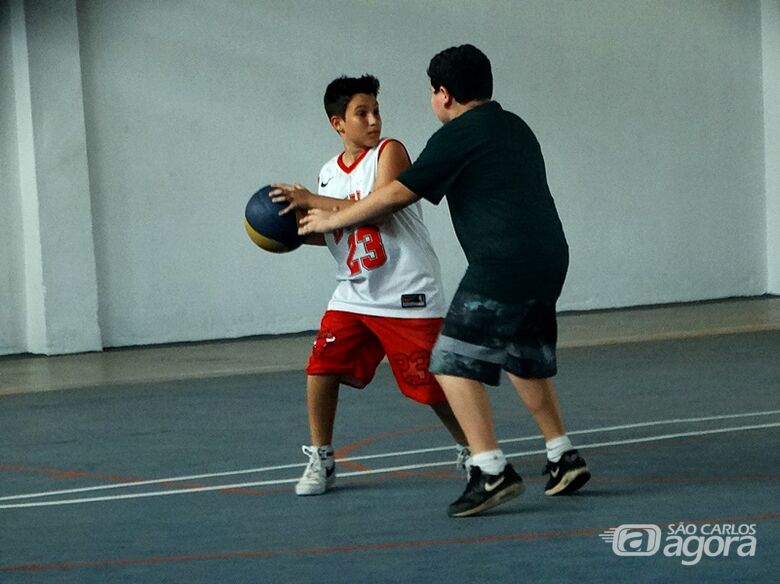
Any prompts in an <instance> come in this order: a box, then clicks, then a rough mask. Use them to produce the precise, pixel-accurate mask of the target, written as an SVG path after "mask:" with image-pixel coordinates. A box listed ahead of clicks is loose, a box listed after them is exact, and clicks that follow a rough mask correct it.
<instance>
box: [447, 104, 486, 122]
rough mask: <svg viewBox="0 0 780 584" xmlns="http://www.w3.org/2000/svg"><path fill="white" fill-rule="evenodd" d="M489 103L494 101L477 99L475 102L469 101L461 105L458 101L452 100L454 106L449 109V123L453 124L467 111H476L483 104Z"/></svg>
mask: <svg viewBox="0 0 780 584" xmlns="http://www.w3.org/2000/svg"><path fill="white" fill-rule="evenodd" d="M489 101H492V100H490V99H475V100H473V101H468V102H466V103H460V102H458V101H455V100H452V106H450V109H449V119H448V120H447V121H448V122H451V121H452V120H454V119H455V118H457V117H458V116H462V115H463V114H465V113H466V112H467V111H469V110H472V109H474V108H475V107H478V106H480V105H482V104H485V103H487V102H489Z"/></svg>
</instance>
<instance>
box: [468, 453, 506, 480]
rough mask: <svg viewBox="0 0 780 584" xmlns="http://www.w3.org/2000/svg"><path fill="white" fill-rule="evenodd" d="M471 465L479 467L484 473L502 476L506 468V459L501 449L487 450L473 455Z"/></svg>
mask: <svg viewBox="0 0 780 584" xmlns="http://www.w3.org/2000/svg"><path fill="white" fill-rule="evenodd" d="M471 464H473V465H474V466H478V467H479V468H480V470H481V471H482V472H483V473H486V474H489V475H497V474H501V471H502V470H504V467H505V466H506V458H505V457H504V453H503V452H502V451H501V449H500V448H499V449H497V450H487V451H486V452H480V453H479V454H472V455H471Z"/></svg>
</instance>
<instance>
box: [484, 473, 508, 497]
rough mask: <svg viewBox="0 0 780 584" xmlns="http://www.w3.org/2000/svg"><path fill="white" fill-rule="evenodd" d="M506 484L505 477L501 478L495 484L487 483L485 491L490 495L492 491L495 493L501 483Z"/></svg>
mask: <svg viewBox="0 0 780 584" xmlns="http://www.w3.org/2000/svg"><path fill="white" fill-rule="evenodd" d="M503 482H504V477H503V476H501V477H499V479H498V480H497V481H496V482H495V483H488V482H485V490H486V491H487V492H488V493H490V492H491V491H495V490H496V489H497V488H498V487H499V485H500V484H501V483H503Z"/></svg>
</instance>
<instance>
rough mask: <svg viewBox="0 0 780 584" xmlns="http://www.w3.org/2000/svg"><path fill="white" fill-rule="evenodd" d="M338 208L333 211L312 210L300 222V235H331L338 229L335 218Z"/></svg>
mask: <svg viewBox="0 0 780 584" xmlns="http://www.w3.org/2000/svg"><path fill="white" fill-rule="evenodd" d="M337 210H338V207H334V209H333V211H324V210H323V209H310V210H309V212H308V213H307V214H306V215H305V216H304V217H301V219H300V221H298V235H309V234H311V233H329V232H331V231H334V230H335V229H336V227H335V221H334V220H333V216H334V215H335V214H336V211H337Z"/></svg>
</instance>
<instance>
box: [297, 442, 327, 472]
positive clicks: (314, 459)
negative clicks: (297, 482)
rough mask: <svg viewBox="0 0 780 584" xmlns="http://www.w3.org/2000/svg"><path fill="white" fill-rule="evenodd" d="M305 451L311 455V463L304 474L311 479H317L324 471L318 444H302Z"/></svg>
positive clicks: (307, 454)
mask: <svg viewBox="0 0 780 584" xmlns="http://www.w3.org/2000/svg"><path fill="white" fill-rule="evenodd" d="M301 450H302V451H303V453H304V454H305V455H306V456H308V457H309V463H308V464H307V465H306V470H304V471H303V476H304V477H306V478H310V479H317V478H318V477H319V476H320V474H321V473H322V459H321V458H320V453H319V450H318V449H317V447H316V446H301Z"/></svg>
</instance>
